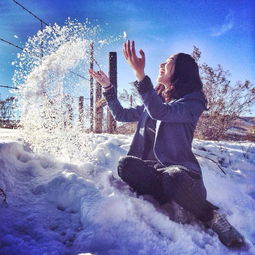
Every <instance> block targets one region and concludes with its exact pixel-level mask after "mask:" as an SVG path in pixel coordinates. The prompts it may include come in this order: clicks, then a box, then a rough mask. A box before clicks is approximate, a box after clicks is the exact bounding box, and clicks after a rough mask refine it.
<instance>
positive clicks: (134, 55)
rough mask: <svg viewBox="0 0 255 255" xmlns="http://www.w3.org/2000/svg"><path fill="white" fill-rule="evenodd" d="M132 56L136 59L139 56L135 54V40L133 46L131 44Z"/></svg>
mask: <svg viewBox="0 0 255 255" xmlns="http://www.w3.org/2000/svg"><path fill="white" fill-rule="evenodd" d="M131 58H132V59H136V58H137V56H136V54H135V41H132V46H131Z"/></svg>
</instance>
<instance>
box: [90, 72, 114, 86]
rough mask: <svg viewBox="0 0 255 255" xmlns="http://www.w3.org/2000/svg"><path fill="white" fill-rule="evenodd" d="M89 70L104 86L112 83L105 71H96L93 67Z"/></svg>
mask: <svg viewBox="0 0 255 255" xmlns="http://www.w3.org/2000/svg"><path fill="white" fill-rule="evenodd" d="M88 70H89V73H90V75H91V76H92V77H93V78H94V79H96V81H97V82H98V83H100V84H101V85H102V86H103V87H107V86H109V85H110V80H109V78H108V77H107V75H106V74H105V73H104V72H103V71H101V70H100V71H98V72H95V71H94V70H92V69H88Z"/></svg>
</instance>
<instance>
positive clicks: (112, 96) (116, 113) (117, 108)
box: [89, 69, 144, 122]
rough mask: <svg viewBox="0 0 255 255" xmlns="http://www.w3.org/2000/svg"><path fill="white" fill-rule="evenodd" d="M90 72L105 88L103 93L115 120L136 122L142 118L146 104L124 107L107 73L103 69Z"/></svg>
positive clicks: (90, 70)
mask: <svg viewBox="0 0 255 255" xmlns="http://www.w3.org/2000/svg"><path fill="white" fill-rule="evenodd" d="M89 73H90V75H91V76H92V77H93V78H95V79H96V81H97V82H98V83H99V84H101V85H102V87H103V88H104V92H103V95H104V97H105V99H106V101H107V104H108V106H109V108H110V111H111V113H112V115H113V117H114V119H115V120H117V121H121V122H134V121H138V120H139V119H140V116H141V114H142V112H143V109H144V106H137V107H135V108H123V107H122V106H121V104H120V102H119V100H118V98H117V94H116V92H115V88H114V87H113V86H112V85H111V83H110V80H109V78H108V77H107V75H106V74H105V73H104V72H103V71H98V72H95V71H93V70H92V69H89Z"/></svg>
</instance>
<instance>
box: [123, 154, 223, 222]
mask: <svg viewBox="0 0 255 255" xmlns="http://www.w3.org/2000/svg"><path fill="white" fill-rule="evenodd" d="M118 174H119V176H120V177H121V179H122V180H123V181H124V182H126V183H127V184H128V185H129V186H130V187H131V188H132V189H133V190H134V191H135V192H137V193H138V194H139V195H145V194H147V195H151V196H153V197H154V199H156V200H157V201H158V202H159V203H160V204H164V203H166V202H170V201H171V200H174V201H175V202H176V203H177V204H179V205H180V206H181V207H183V208H184V209H185V210H188V211H190V212H191V213H192V214H193V215H194V216H195V217H196V218H197V219H199V220H201V221H204V222H206V221H209V220H211V219H212V217H213V210H215V209H219V208H218V207H217V206H214V205H212V204H211V203H210V202H208V201H207V200H206V188H205V186H204V183H203V179H202V177H201V176H200V174H197V173H195V172H191V171H189V170H188V169H187V168H185V167H184V166H180V165H171V166H168V167H164V166H162V165H160V164H159V163H157V161H152V160H142V159H139V158H137V157H134V156H126V157H123V158H121V159H120V161H119V165H118Z"/></svg>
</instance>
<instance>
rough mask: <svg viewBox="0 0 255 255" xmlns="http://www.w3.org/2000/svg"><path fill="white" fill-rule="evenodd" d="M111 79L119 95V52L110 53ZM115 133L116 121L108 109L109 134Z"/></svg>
mask: <svg viewBox="0 0 255 255" xmlns="http://www.w3.org/2000/svg"><path fill="white" fill-rule="evenodd" d="M109 78H110V82H111V84H112V85H113V87H114V88H115V92H116V93H117V52H110V53H109ZM114 131H116V121H115V120H114V118H113V116H112V114H111V112H110V111H109V109H107V132H108V133H110V134H112V133H113V132H114Z"/></svg>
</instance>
